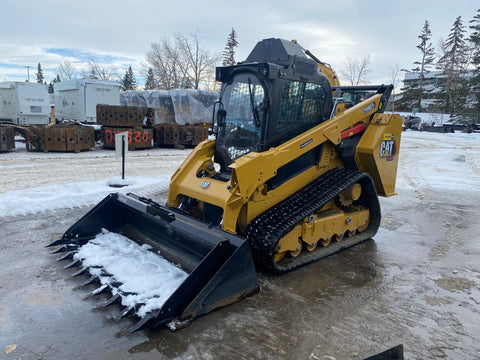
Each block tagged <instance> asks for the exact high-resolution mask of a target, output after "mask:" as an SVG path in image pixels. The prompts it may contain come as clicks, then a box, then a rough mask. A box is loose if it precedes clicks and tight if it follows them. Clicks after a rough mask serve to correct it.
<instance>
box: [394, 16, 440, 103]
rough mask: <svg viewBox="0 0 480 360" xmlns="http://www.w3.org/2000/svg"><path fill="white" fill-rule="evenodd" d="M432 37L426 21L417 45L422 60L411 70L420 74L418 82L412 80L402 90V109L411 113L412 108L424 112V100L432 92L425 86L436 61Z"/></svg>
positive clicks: (415, 63) (416, 62)
mask: <svg viewBox="0 0 480 360" xmlns="http://www.w3.org/2000/svg"><path fill="white" fill-rule="evenodd" d="M431 37H432V32H431V30H430V23H429V22H428V20H425V23H424V25H423V28H422V32H421V34H420V35H419V36H418V38H419V39H420V43H419V44H418V45H417V49H419V50H420V52H421V56H422V59H421V61H415V62H414V63H413V64H414V65H417V66H416V67H415V68H413V69H411V70H410V72H412V73H415V74H418V80H417V79H415V80H412V82H411V83H410V84H408V85H406V86H405V87H404V88H403V89H402V91H403V96H402V101H401V107H402V108H403V110H406V111H410V110H411V109H412V108H418V109H419V111H422V99H423V98H424V95H425V93H428V92H431V90H427V89H426V86H425V85H426V84H425V76H426V75H427V74H428V73H429V72H430V69H431V68H432V67H433V65H434V61H435V50H434V48H433V46H432V43H431V41H430V39H431Z"/></svg>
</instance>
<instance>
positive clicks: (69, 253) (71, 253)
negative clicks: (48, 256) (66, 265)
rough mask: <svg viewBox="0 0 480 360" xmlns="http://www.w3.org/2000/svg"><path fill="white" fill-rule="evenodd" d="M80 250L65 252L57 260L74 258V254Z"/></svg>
mask: <svg viewBox="0 0 480 360" xmlns="http://www.w3.org/2000/svg"><path fill="white" fill-rule="evenodd" d="M77 252H78V251H69V252H67V253H65V254H63V255H62V256H60V257H59V258H58V259H57V261H61V260H68V259H73V255H75V254H76V253H77Z"/></svg>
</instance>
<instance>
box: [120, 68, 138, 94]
mask: <svg viewBox="0 0 480 360" xmlns="http://www.w3.org/2000/svg"><path fill="white" fill-rule="evenodd" d="M136 87H137V84H136V80H135V75H133V71H132V67H131V66H129V67H128V70H127V71H126V72H125V76H124V77H123V79H122V87H121V89H122V90H123V91H125V90H135V88H136Z"/></svg>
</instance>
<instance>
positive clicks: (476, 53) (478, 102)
mask: <svg viewBox="0 0 480 360" xmlns="http://www.w3.org/2000/svg"><path fill="white" fill-rule="evenodd" d="M470 24H471V25H470V29H472V33H471V34H470V38H469V41H470V44H471V48H472V58H471V61H472V65H473V77H472V78H471V80H470V84H469V85H470V89H471V92H472V95H473V98H474V99H473V100H474V111H475V112H476V113H480V9H478V10H477V14H476V15H475V16H474V17H473V19H472V20H470Z"/></svg>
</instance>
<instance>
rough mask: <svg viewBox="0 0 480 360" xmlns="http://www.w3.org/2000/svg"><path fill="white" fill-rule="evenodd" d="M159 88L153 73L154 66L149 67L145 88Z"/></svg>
mask: <svg viewBox="0 0 480 360" xmlns="http://www.w3.org/2000/svg"><path fill="white" fill-rule="evenodd" d="M156 88H157V85H156V82H155V75H153V70H152V68H149V69H148V73H147V79H146V80H145V90H154V89H156Z"/></svg>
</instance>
